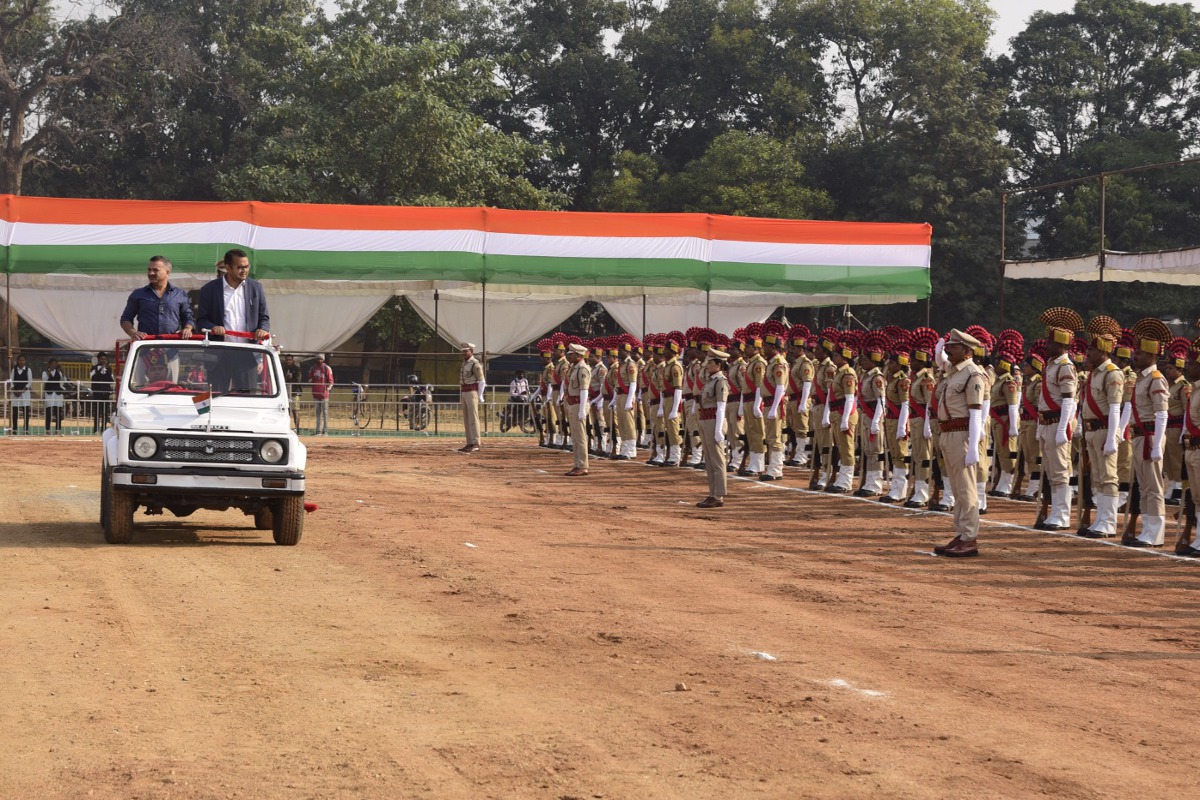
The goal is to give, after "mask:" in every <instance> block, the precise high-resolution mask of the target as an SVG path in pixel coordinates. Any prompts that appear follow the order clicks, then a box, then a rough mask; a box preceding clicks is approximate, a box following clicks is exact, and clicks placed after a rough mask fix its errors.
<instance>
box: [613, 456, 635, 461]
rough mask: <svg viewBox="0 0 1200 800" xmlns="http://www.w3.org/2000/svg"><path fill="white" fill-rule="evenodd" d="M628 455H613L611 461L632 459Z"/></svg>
mask: <svg viewBox="0 0 1200 800" xmlns="http://www.w3.org/2000/svg"><path fill="white" fill-rule="evenodd" d="M632 460H633V459H631V458H630V457H629V456H613V461H632Z"/></svg>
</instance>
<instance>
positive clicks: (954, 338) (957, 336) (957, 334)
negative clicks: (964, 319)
mask: <svg viewBox="0 0 1200 800" xmlns="http://www.w3.org/2000/svg"><path fill="white" fill-rule="evenodd" d="M950 344H962V345H966V346H967V347H969V348H971V349H972V350H974V349H975V348H976V347H983V342H981V341H979V340H978V339H976V338H975V337H974V336H972V335H971V334H969V333H964V332H962V331H960V330H959V329H958V328H955V329H954V330H952V331H950Z"/></svg>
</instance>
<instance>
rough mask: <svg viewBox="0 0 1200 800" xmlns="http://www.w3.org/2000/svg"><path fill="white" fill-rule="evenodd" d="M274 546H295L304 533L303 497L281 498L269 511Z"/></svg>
mask: <svg viewBox="0 0 1200 800" xmlns="http://www.w3.org/2000/svg"><path fill="white" fill-rule="evenodd" d="M271 516H272V517H273V520H272V522H273V523H274V524H273V526H272V533H274V535H275V544H283V545H296V544H299V543H300V536H301V535H302V534H303V533H304V495H292V496H289V497H282V498H280V499H279V500H276V501H275V507H274V508H273V509H271Z"/></svg>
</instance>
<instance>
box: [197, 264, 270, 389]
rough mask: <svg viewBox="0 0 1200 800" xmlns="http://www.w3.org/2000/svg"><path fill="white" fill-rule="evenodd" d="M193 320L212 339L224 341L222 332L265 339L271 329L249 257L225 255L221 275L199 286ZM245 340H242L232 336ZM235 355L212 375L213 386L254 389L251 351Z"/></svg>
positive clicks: (264, 296)
mask: <svg viewBox="0 0 1200 800" xmlns="http://www.w3.org/2000/svg"><path fill="white" fill-rule="evenodd" d="M196 323H197V325H198V326H199V327H200V329H201V330H205V329H207V330H208V331H209V332H210V335H211V337H212V338H213V339H216V340H224V338H225V333H226V331H239V332H246V333H249V332H253V333H254V338H255V340H257V341H261V340H263V339H266V338H267V337H268V336H269V335H270V333H269V331H270V330H271V317H270V315H269V314H268V313H267V293H266V292H265V291H263V287H262V284H261V283H259V282H258V281H256V280H254V279H253V278H251V277H250V257H249V256H247V255H246V253H245V251H242V250H230V251H229V252H228V253H226V254H225V274H224V275H221V276H220V277H218V278H214V279H213V280H211V281H209V282H208V283H206V284H204V286H202V287H201V288H200V311H199V313H198V314H197V315H196ZM233 341H235V342H239V341H240V342H245V341H246V340H245V339H234V340H233ZM237 355H245V356H247V357H246V358H238V357H236V356H235V354H233V353H229V354H227V355H226V357H224V358H223V361H222V363H221V364H220V365H218V367H219V369H218V370H217V371H216V373H215V374H214V375H212V383H213V389H214V390H215V391H219V392H224V391H228V390H230V389H254V388H255V387H256V386H257V385H258V382H259V377H258V374H257V366H258V362H257V359H256V358H255V357H254V356H253V354H251V353H244V354H237Z"/></svg>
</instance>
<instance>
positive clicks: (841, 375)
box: [829, 362, 858, 401]
mask: <svg viewBox="0 0 1200 800" xmlns="http://www.w3.org/2000/svg"><path fill="white" fill-rule="evenodd" d="M830 363H833V362H830ZM829 389H830V393H831V399H833V400H834V401H838V400H845V399H846V398H847V397H852V396H853V395H854V393H855V392H857V391H858V373H857V372H855V371H854V368H853V367H851V366H850V365H849V364H843V365H842V366H841V367H840V368H838V369H837V371H836V372H834V374H833V383H832V384H831V385H830V387H829Z"/></svg>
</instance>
